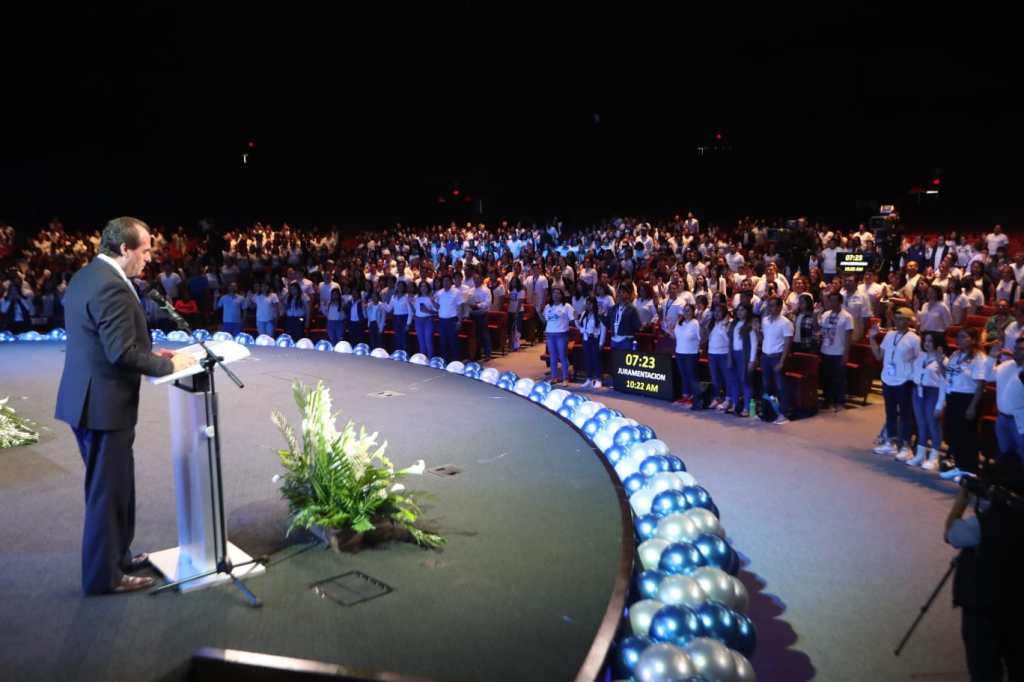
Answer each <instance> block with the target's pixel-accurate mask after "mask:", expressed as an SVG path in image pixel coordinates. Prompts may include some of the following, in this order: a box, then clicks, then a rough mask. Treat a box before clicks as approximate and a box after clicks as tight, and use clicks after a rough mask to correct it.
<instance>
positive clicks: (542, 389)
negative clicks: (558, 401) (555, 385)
mask: <svg viewBox="0 0 1024 682" xmlns="http://www.w3.org/2000/svg"><path fill="white" fill-rule="evenodd" d="M533 391H536V392H537V393H540V394H541V400H543V399H544V397H546V396H547V394H548V393H551V384H549V383H548V382H546V381H538V382H537V383H535V384H534V385H533Z"/></svg>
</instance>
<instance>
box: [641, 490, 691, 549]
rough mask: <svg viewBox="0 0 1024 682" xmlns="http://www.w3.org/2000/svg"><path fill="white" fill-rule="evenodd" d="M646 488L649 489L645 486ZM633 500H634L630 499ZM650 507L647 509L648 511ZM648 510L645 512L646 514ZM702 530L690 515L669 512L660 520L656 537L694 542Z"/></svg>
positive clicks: (671, 540)
mask: <svg viewBox="0 0 1024 682" xmlns="http://www.w3.org/2000/svg"><path fill="white" fill-rule="evenodd" d="M645 490H647V489H646V488H645ZM630 501H631V502H632V500H630ZM653 501H654V497H653V496H652V497H651V502H653ZM649 511H650V508H648V509H647V512H649ZM647 512H644V513H645V514H646V513H647ZM700 533H701V530H700V528H698V527H697V524H696V523H694V522H693V521H692V520H691V519H690V517H688V516H687V515H686V514H683V513H682V512H677V513H675V514H669V515H668V516H666V517H664V518H662V519H661V520H660V521H658V530H657V532H656V533H655V537H659V538H661V539H662V540H667V541H669V542H692V541H693V540H694V539H696V538H697V536H698V535H700Z"/></svg>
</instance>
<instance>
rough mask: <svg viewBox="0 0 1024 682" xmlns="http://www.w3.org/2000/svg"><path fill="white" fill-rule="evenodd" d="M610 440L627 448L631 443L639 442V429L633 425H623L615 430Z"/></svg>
mask: <svg viewBox="0 0 1024 682" xmlns="http://www.w3.org/2000/svg"><path fill="white" fill-rule="evenodd" d="M612 440H613V441H614V443H615V444H616V445H619V446H622V447H624V448H628V447H629V446H630V445H632V444H633V443H639V442H640V429H638V428H636V427H635V426H623V427H621V428H620V429H619V430H618V431H616V432H615V436H613V437H612Z"/></svg>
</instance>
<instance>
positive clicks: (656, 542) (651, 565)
mask: <svg viewBox="0 0 1024 682" xmlns="http://www.w3.org/2000/svg"><path fill="white" fill-rule="evenodd" d="M668 545H669V543H667V542H665V541H664V540H662V539H661V538H651V539H650V540H646V541H644V542H641V543H640V546H639V547H637V552H638V553H639V554H640V563H642V564H643V565H644V570H645V571H655V570H657V569H658V564H659V563H660V562H661V553H662V552H664V551H665V548H666V547H668ZM731 587H732V586H731V585H730V588H731Z"/></svg>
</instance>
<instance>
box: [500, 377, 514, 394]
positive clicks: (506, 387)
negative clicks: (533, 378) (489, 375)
mask: <svg viewBox="0 0 1024 682" xmlns="http://www.w3.org/2000/svg"><path fill="white" fill-rule="evenodd" d="M495 386H497V387H498V388H500V389H502V390H503V391H511V390H512V387H513V386H515V384H514V383H512V382H511V381H509V380H508V379H498V383H497V384H495Z"/></svg>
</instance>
